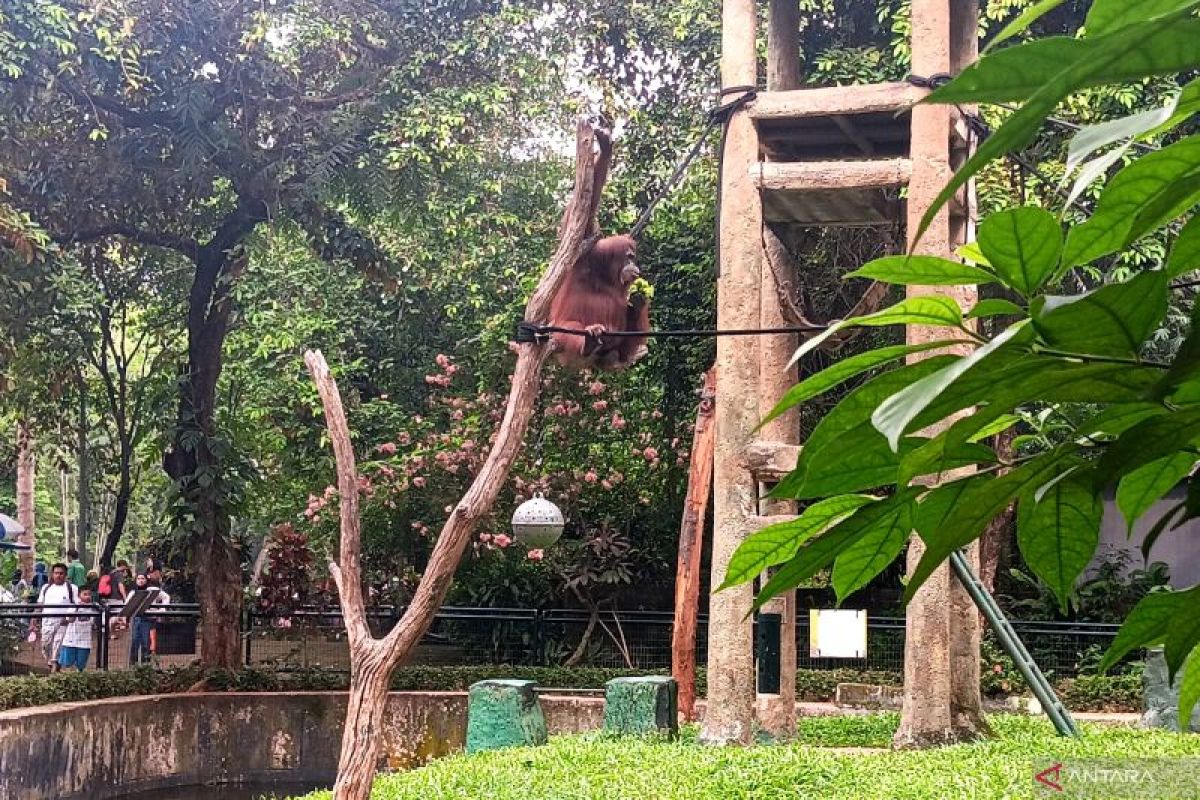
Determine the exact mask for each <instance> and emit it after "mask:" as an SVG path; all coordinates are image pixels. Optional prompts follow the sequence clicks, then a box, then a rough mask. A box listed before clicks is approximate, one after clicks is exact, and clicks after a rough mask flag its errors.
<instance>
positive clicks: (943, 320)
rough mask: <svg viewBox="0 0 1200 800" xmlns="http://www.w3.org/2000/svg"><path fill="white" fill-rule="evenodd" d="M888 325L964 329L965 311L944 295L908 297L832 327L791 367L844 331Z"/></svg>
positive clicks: (794, 357) (812, 341)
mask: <svg viewBox="0 0 1200 800" xmlns="http://www.w3.org/2000/svg"><path fill="white" fill-rule="evenodd" d="M886 325H932V326H935V327H942V328H960V327H962V309H961V308H959V307H958V303H956V302H955V301H954V300H952V299H951V298H949V297H943V296H942V295H923V296H921V297H907V298H905V299H904V300H901V301H900V302H899V303H896V304H895V305H894V306H888V307H887V308H885V309H882V310H880V311H876V312H875V313H874V314H868V315H867V316H865V317H851V318H850V319H844V320H842V321H841V322H839V323H837V324H836V325H831V326H829V327H828V328H827V329H826V330H825V332H824V333H822V334H821V335H820V336H815V337H813V338H812V339H809V340H808V341H806V342H805V343H804V344H802V345H800V348H799V349H798V350H796V352H795V354H793V355H792V360H791V361H789V362H788V366H789V367H791V365H792V364H795V363H796V362H797V361H799V360H800V359H801V358H803V357H804V356H805V355H807V354H808V353H810V352H812V351H813V350H815V349H817V348H818V347H820V346H821V345H822V344H823V343H824V342H825V340H826V339H828V338H829V337H830V336H832V335H833V334H835V333H837V332H838V331H840V330H844V329H846V328H855V327H871V328H878V327H883V326H886Z"/></svg>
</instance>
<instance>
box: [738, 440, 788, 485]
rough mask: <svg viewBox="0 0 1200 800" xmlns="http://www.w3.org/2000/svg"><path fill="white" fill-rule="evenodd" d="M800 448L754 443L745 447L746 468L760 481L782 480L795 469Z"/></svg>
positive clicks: (760, 442) (777, 443) (778, 444)
mask: <svg viewBox="0 0 1200 800" xmlns="http://www.w3.org/2000/svg"><path fill="white" fill-rule="evenodd" d="M799 458H800V446H799V445H795V444H781V443H779V442H763V441H755V442H750V444H748V445H746V467H747V469H749V470H750V471H751V472H753V473H754V474H755V475H756V476H757V477H758V479H759V480H760V481H772V480H777V479H779V478H782V477H783V476H784V475H787V474H788V473H789V472H791V471H792V470H794V469H795V468H796V461H797V460H798V459H799Z"/></svg>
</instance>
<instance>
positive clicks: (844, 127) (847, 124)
mask: <svg viewBox="0 0 1200 800" xmlns="http://www.w3.org/2000/svg"><path fill="white" fill-rule="evenodd" d="M830 119H832V120H833V124H834V125H837V126H838V129H839V130H840V131H841V132H842V133H844V134H846V138H847V139H849V140H850V141H852V142H854V146H855V147H857V148H858V149H859V150H861V151H862V154H863V155H864V156H873V155H875V145H873V144H871V142H870V140H869V139H867V137H865V136H863V135H862V134H861V133H859V132H858V127H857V126H856V125H855V124H854V123H853V122H852V121H851V117H849V116H847V115H845V114H834V115H833V116H832V117H830Z"/></svg>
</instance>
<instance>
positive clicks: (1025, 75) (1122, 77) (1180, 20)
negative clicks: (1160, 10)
mask: <svg viewBox="0 0 1200 800" xmlns="http://www.w3.org/2000/svg"><path fill="white" fill-rule="evenodd" d="M1198 37H1200V20H1196V19H1192V18H1190V17H1189V15H1188V14H1187V13H1179V14H1173V15H1170V16H1168V17H1164V18H1162V19H1158V20H1154V21H1152V22H1146V23H1139V24H1136V25H1131V26H1129V27H1127V28H1123V29H1121V30H1119V31H1117V32H1115V33H1113V34H1110V35H1108V36H1102V37H1098V38H1095V39H1086V40H1074V39H1050V40H1042V42H1037V43H1031V44H1039V45H1041V44H1043V42H1052V43H1054V44H1053V46H1054V47H1055V48H1057V52H1056V53H1055V54H1054V55H1055V56H1056V58H1047V57H1046V56H1047V55H1048V54H1049V53H1048V52H1042V51H1041V50H1039V51H1037V52H1038V53H1039V54H1040V56H1041V57H1040V58H1039V59H1033V58H1027V59H1024V60H1022V53H1021V51H1022V50H1025V51H1026V52H1025V54H1024V55H1033V51H1032V50H1026V48H1029V47H1030V46H1031V45H1021V46H1019V47H1011V48H1008V49H1006V50H1001V51H1000V52H998V53H995V54H993V55H989V56H987V57H985V58H983V59H980V60H979V61H977V62H976V63H975V64H974V65H973V66H971V67H969V68H967V69H966V70H963V72H962V73H961V74H960V75H959V76H958V77H957V78H955V79H954V80H953V81H951V82H950V83H948V84H947V85H945V86H943V87H941V88H940V89H938V90H936V91H934V92H933V93H932V94H931V95H930V96H929V97H928V98H926V101H927V102H937V103H963V102H986V101H991V102H1002V101H1004V100H1020V99H1024V98H1025V97H1026V96H1027V97H1028V100H1027V102H1026V103H1025V104H1024V105H1023V106H1022V107H1021V108H1020V109H1019V110H1018V111H1017V112H1016V113H1014V114H1013V115H1012V116H1011V117H1009V118H1008V119H1007V120H1006V121H1005V122H1004V124H1003V125H1001V126H1000V127H999V128H998V129H997V130H996V131H995V132H993V133H992V135H991V136H989V137H988V138H987V139H985V140H984V141H983V142H982V143H981V144H980V146H979V148H978V149H977V150H976V152H975V155H973V156H972V157H971V158H970V159H969V160H968V161H967V163H966V164H965V165H964V166H963V167H962V168H961V169H959V170H958V171H957V172H955V174H954V177H953V178H952V179H951V181H950V182H949V183H948V184H947V185H946V186H945V188H943V189H942V191H941V192H940V193H939V194H938V196H937V198H936V199H935V200H934V202H933V204H932V205H931V206H930V208H929V210H928V211H926V212H925V216H924V217H922V219H921V224H920V225H919V226H918V228H917V230H916V231H915V232H914V233H915V238H916V239H920V237H921V236H923V235H924V233H925V231H926V229H927V228H928V227H929V224H930V223H931V222H932V221H933V219H934V217H935V216H936V215H937V213H938V212H939V211H940V210H941V208H942V206H944V205H945V204H946V203H947V202H948V201H949V200H950V198H952V197H953V196H954V195H955V193H956V192H958V190H959V188H960V187H962V186H963V185H964V184H966V182H967V181H969V180H970V179H971V178H972V177H974V176H975V175H976V174H977V173H978V172H979V170H981V169H983V167H984V166H985V165H986V164H988V163H990V162H991V161H992V160H993V159H995V158H997V157H999V156H1002V155H1004V154H1006V153H1011V152H1013V151H1014V150H1019V149H1021V148H1023V147H1025V146H1026V145H1028V144H1029V143H1030V142H1032V141H1033V139H1034V137H1036V136H1037V132H1038V129H1039V128H1040V127H1041V125H1042V123H1043V122H1044V121H1045V119H1046V117H1047V116H1049V115H1050V114H1051V112H1053V111H1054V108H1055V106H1057V105H1058V103H1059V102H1060V101H1062V100H1063V98H1065V97H1066V96H1067V95H1069V94H1071V93H1072V92H1075V91H1077V90H1079V89H1084V88H1087V87H1089V86H1097V85H1102V84H1106V83H1125V82H1127V81H1137V80H1140V79H1142V78H1145V77H1150V76H1152V75H1164V74H1174V73H1177V72H1180V71H1183V70H1188V69H1192V68H1194V67H1196V66H1197V65H1198V64H1200V54H1198V53H1197V48H1196V45H1195V43H1196V41H1198V40H1200V39H1198ZM1078 43H1082V47H1080V45H1079V44H1078ZM1009 54H1011V55H1009ZM1000 56H1006V58H1005V59H1004V60H1003V61H1000V60H999V59H1000ZM1051 61H1059V62H1060V63H1062V64H1067V65H1068V66H1065V67H1063V68H1062V69H1061V70H1059V69H1057V68H1053V67H1050V66H1049V65H1050V63H1051ZM1005 72H1009V73H1010V76H1009V77H1006V76H1005V75H1003V73H1005ZM1022 84H1023V85H1024V87H1025V88H1028V87H1029V86H1031V85H1032V86H1034V87H1036V88H1035V90H1034V91H1033V92H1032V93H1031V94H1028V95H1025V94H1022V93H1021V92H1019V91H1014V90H1016V89H1018V88H1019V87H1020V86H1021V85H1022ZM989 85H990V86H989ZM998 86H1006V87H1007V88H1008V89H1009V90H1010V91H1009V92H1008V95H1007V96H1005V93H1004V92H1003V91H998V88H997V87H998ZM1014 94H1015V96H1014Z"/></svg>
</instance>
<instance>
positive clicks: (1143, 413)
mask: <svg viewBox="0 0 1200 800" xmlns="http://www.w3.org/2000/svg"><path fill="white" fill-rule="evenodd" d="M1166 413H1167V409H1166V407H1165V406H1163V405H1162V404H1161V403H1141V402H1139V403H1117V404H1114V405H1112V406H1109V407H1108V408H1106V409H1104V410H1103V411H1101V412H1100V413H1098V414H1096V415H1095V416H1093V417H1090V418H1089V419H1088V420H1087V421H1086V422H1084V423H1083V424H1082V425H1080V426H1079V428H1078V432H1079V434H1080V435H1081V436H1086V437H1088V438H1089V439H1098V438H1101V437H1105V436H1107V437H1116V436H1120V435H1121V434H1122V433H1124V432H1125V431H1127V430H1129V429H1130V428H1132V427H1133V426H1134V425H1137V424H1138V423H1139V422H1142V421H1143V420H1147V419H1150V417H1158V416H1162V415H1164V414H1166Z"/></svg>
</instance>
